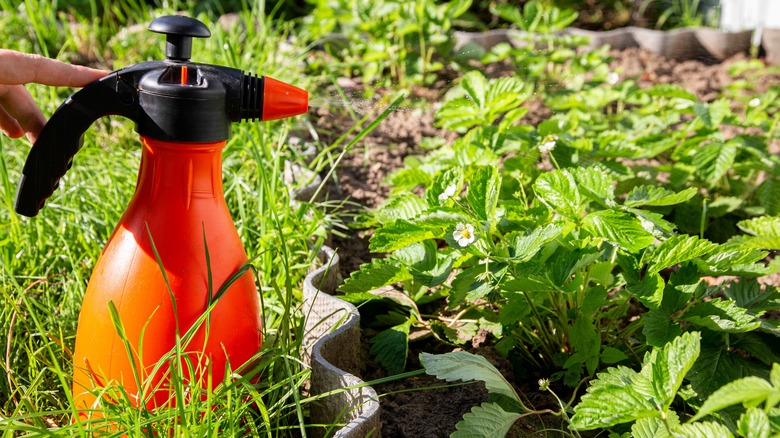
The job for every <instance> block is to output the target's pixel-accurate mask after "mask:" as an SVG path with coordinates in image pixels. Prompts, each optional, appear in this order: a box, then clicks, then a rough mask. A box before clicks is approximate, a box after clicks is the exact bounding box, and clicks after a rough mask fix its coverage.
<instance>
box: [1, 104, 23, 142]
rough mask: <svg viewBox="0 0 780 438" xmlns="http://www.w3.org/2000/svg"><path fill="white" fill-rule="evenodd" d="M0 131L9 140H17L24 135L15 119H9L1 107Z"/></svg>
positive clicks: (9, 116)
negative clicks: (9, 138) (0, 130)
mask: <svg viewBox="0 0 780 438" xmlns="http://www.w3.org/2000/svg"><path fill="white" fill-rule="evenodd" d="M0 129H2V130H3V133H4V134H5V135H7V136H8V137H11V138H19V137H21V136H23V135H24V131H23V130H22V127H21V126H19V123H18V122H17V121H16V119H14V118H13V117H11V115H10V114H8V111H6V110H5V109H4V108H3V107H2V106H0Z"/></svg>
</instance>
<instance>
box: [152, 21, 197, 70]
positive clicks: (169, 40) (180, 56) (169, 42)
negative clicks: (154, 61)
mask: <svg viewBox="0 0 780 438" xmlns="http://www.w3.org/2000/svg"><path fill="white" fill-rule="evenodd" d="M149 30H150V31H152V32H157V33H162V34H165V37H166V38H165V56H166V57H167V58H168V59H171V60H174V61H187V60H189V59H190V57H191V56H192V38H208V37H210V36H211V32H210V31H209V28H208V27H206V25H205V24H203V23H201V22H200V21H198V20H196V19H194V18H190V17H186V16H184V15H164V16H162V17H159V18H156V19H155V20H154V21H152V22H151V24H149Z"/></svg>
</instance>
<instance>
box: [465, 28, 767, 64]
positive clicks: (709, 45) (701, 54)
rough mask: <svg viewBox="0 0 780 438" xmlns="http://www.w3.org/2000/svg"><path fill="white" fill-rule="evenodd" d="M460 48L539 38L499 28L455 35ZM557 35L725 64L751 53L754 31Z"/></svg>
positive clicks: (571, 32) (520, 43) (574, 30)
mask: <svg viewBox="0 0 780 438" xmlns="http://www.w3.org/2000/svg"><path fill="white" fill-rule="evenodd" d="M454 34H455V40H456V42H455V47H456V49H461V48H464V46H466V45H468V44H473V45H476V46H478V47H481V48H482V49H483V50H490V49H492V48H493V47H495V46H496V44H499V43H509V44H511V45H513V46H515V47H525V46H528V45H529V44H531V43H532V42H533V41H534V39H535V38H536V36H535V34H533V33H529V32H525V31H521V30H514V29H496V30H490V31H486V32H459V31H456V32H455V33H454ZM556 35H576V36H585V37H589V38H590V42H589V44H588V46H586V47H588V48H597V47H601V46H604V45H607V44H609V45H610V46H611V47H612V48H613V49H626V48H630V47H641V48H643V49H646V50H648V51H651V52H653V53H658V54H660V55H663V56H666V57H668V58H672V59H676V60H686V59H703V60H712V61H722V60H724V59H727V58H729V57H731V56H733V55H735V54H737V53H740V52H744V53H748V52H749V51H750V44H751V43H750V40H751V37H752V35H753V31H752V30H746V31H742V32H724V31H721V30H718V29H712V28H706V27H697V28H684V29H676V30H671V31H661V30H653V29H644V28H641V27H623V28H620V29H614V30H608V31H589V30H583V29H577V28H568V29H565V30H563V31H560V32H556Z"/></svg>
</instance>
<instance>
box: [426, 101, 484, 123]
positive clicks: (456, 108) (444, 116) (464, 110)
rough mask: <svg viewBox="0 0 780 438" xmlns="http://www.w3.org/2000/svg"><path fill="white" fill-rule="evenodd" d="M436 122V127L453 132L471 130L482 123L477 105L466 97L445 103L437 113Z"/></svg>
mask: <svg viewBox="0 0 780 438" xmlns="http://www.w3.org/2000/svg"><path fill="white" fill-rule="evenodd" d="M436 120H437V121H438V123H437V125H436V126H441V127H443V128H445V129H452V130H458V129H461V128H469V127H472V126H474V125H477V124H479V123H480V122H481V121H482V119H481V118H480V110H479V107H478V106H477V104H476V103H475V102H473V101H471V100H469V99H467V98H465V97H461V98H458V99H452V100H448V101H446V102H444V104H442V106H441V108H439V110H438V111H436Z"/></svg>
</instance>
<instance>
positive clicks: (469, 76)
mask: <svg viewBox="0 0 780 438" xmlns="http://www.w3.org/2000/svg"><path fill="white" fill-rule="evenodd" d="M460 86H461V87H463V89H464V90H466V95H467V96H468V99H469V100H471V101H472V102H474V103H475V104H476V105H477V107H479V108H484V107H485V95H486V93H487V88H488V81H487V79H485V75H483V74H482V72H480V71H478V70H473V71H470V72H468V73H466V74H465V75H463V77H462V78H461V81H460Z"/></svg>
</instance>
